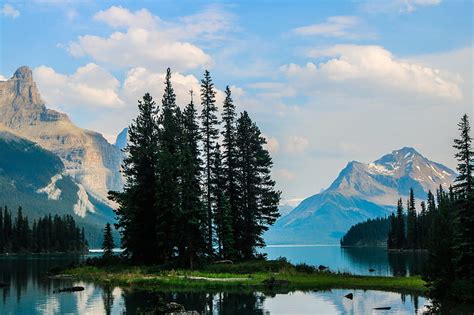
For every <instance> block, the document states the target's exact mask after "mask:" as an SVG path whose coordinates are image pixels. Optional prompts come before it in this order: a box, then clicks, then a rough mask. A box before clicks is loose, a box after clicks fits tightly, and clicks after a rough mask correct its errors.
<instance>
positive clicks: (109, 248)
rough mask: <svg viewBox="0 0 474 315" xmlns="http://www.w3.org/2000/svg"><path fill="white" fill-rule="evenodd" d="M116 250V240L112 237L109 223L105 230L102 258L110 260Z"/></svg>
mask: <svg viewBox="0 0 474 315" xmlns="http://www.w3.org/2000/svg"><path fill="white" fill-rule="evenodd" d="M114 248H115V243H114V238H113V236H112V227H111V226H110V223H108V222H107V224H106V225H105V228H104V241H103V242H102V249H103V250H104V254H103V256H102V257H104V258H106V259H108V258H111V257H112V256H113V255H114V252H113V249H114Z"/></svg>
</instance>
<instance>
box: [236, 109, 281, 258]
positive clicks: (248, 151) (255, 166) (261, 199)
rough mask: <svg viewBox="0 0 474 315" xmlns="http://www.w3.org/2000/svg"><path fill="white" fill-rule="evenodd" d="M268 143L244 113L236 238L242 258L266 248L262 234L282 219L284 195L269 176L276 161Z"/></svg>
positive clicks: (239, 142) (240, 126) (239, 125)
mask: <svg viewBox="0 0 474 315" xmlns="http://www.w3.org/2000/svg"><path fill="white" fill-rule="evenodd" d="M265 143H266V141H265V138H264V137H263V136H262V134H261V132H260V129H259V128H258V127H257V125H256V124H255V123H254V122H253V121H252V120H251V119H250V117H249V115H248V113H247V112H246V111H244V112H243V113H242V114H241V115H240V117H239V119H238V120H237V138H236V147H237V159H236V161H237V170H238V175H237V183H238V187H239V191H240V202H239V212H240V219H239V221H240V222H238V224H237V226H238V227H239V232H238V234H237V235H236V236H237V237H236V239H234V241H235V243H236V249H237V250H238V255H239V257H241V258H243V259H250V258H252V257H254V255H255V248H256V247H259V246H264V244H265V243H264V241H263V238H262V234H263V233H264V232H265V231H266V230H268V226H269V225H271V224H273V223H274V222H275V220H276V219H277V218H278V217H279V213H278V202H279V200H280V194H281V193H280V192H279V191H276V190H275V189H274V186H275V182H274V181H273V180H272V178H271V174H270V171H271V167H272V165H273V162H272V159H271V157H270V154H269V153H268V151H267V150H266V149H265V148H264V147H263V145H264V144H265ZM243 227H244V228H243Z"/></svg>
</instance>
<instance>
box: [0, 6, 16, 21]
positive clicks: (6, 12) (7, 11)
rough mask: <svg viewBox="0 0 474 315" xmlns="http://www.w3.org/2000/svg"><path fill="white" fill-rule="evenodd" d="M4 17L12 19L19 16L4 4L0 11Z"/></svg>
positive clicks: (14, 10)
mask: <svg viewBox="0 0 474 315" xmlns="http://www.w3.org/2000/svg"><path fill="white" fill-rule="evenodd" d="M0 12H1V13H2V14H3V15H4V16H9V17H12V18H14V19H15V18H17V17H19V16H20V11H18V10H17V9H15V8H14V7H13V6H12V5H11V4H8V3H6V4H4V5H3V8H2V10H1V11H0Z"/></svg>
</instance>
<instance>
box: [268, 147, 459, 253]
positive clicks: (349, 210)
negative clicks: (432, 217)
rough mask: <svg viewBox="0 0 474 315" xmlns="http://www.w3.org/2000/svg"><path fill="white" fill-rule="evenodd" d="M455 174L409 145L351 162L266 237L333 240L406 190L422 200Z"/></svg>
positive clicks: (383, 210)
mask: <svg viewBox="0 0 474 315" xmlns="http://www.w3.org/2000/svg"><path fill="white" fill-rule="evenodd" d="M455 177H456V173H455V172H454V171H453V170H451V169H449V168H448V167H446V166H444V165H441V164H439V163H436V162H433V161H430V160H429V159H427V158H426V157H424V156H422V155H421V154H420V153H418V152H417V151H416V150H415V149H413V148H408V147H405V148H402V149H400V150H395V151H392V152H391V153H390V154H387V155H384V156H383V157H381V158H380V159H378V160H376V161H374V162H372V163H368V164H366V163H361V162H357V161H352V162H349V163H348V164H347V166H346V167H345V168H344V169H343V170H342V171H341V172H340V173H339V176H338V177H337V178H336V180H334V182H333V183H332V184H331V185H330V186H329V188H328V189H326V190H325V191H324V192H322V193H319V194H316V195H313V196H311V197H309V198H306V199H305V200H303V201H302V202H301V203H300V204H299V205H298V206H297V207H296V208H295V209H293V210H292V211H291V212H290V213H288V214H287V215H285V216H283V217H281V218H280V219H279V220H278V221H277V222H276V223H275V225H274V226H273V227H271V228H270V230H269V231H268V232H267V234H266V235H265V238H266V240H267V243H268V244H297V243H306V244H308V243H337V242H338V241H339V238H340V237H341V236H342V235H343V234H344V233H345V232H346V231H347V229H349V227H351V226H352V225H353V224H355V223H357V222H360V221H363V220H366V219H368V218H374V217H379V216H386V215H388V214H389V213H390V212H391V211H392V210H393V209H394V205H395V204H396V201H397V199H398V198H400V197H402V198H406V197H407V195H408V192H409V190H410V188H413V191H414V193H415V197H416V198H417V199H419V200H421V199H425V198H426V194H427V193H428V190H431V191H433V192H434V191H435V190H436V189H437V188H439V186H440V185H441V186H443V187H444V188H448V187H449V185H451V184H452V182H453V181H454V179H455Z"/></svg>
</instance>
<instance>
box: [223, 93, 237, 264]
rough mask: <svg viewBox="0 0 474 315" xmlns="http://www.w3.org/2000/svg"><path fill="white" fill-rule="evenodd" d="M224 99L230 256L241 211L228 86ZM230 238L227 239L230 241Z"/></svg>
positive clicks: (234, 114)
mask: <svg viewBox="0 0 474 315" xmlns="http://www.w3.org/2000/svg"><path fill="white" fill-rule="evenodd" d="M225 94H226V97H225V100H224V105H223V111H222V122H223V124H224V129H223V131H222V146H223V154H222V157H223V168H224V170H223V172H224V174H225V176H224V177H225V183H224V185H225V187H224V191H225V196H226V199H227V200H226V201H227V202H228V204H229V214H230V216H231V218H230V219H231V226H229V229H231V230H232V231H233V232H232V233H233V235H232V245H231V244H228V246H227V249H226V255H227V256H228V257H232V256H233V255H234V254H235V249H234V248H233V246H234V245H235V241H237V240H238V230H239V227H240V226H241V225H240V224H241V221H240V218H241V213H240V212H239V210H240V209H239V207H238V204H239V187H238V186H237V180H236V178H237V161H236V155H237V152H236V150H237V148H236V136H237V135H236V126H235V124H236V117H237V114H236V112H235V105H234V101H233V99H232V93H231V90H230V88H229V86H227V87H226V89H225ZM230 240H231V239H229V241H230Z"/></svg>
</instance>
